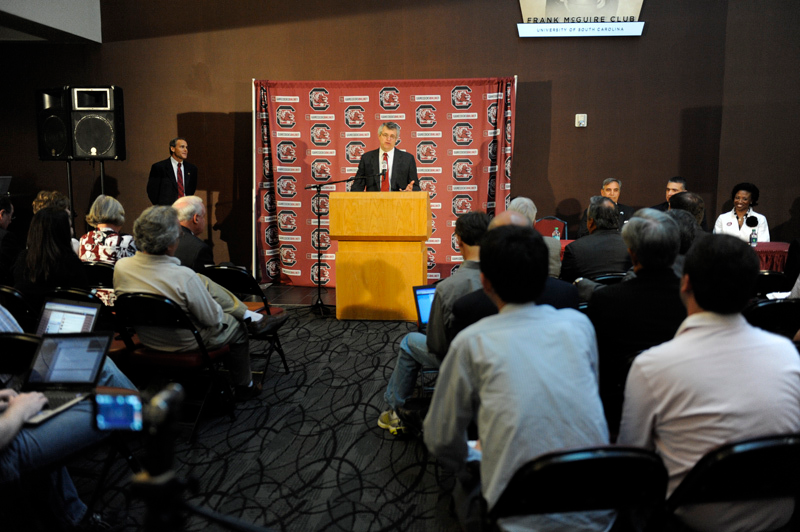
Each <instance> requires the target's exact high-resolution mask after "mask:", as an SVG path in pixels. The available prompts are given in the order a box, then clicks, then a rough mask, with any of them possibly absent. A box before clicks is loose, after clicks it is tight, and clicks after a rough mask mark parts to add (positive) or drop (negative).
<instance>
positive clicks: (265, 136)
mask: <svg viewBox="0 0 800 532" xmlns="http://www.w3.org/2000/svg"><path fill="white" fill-rule="evenodd" d="M261 142H263V143H264V144H267V143H268V142H269V124H267V122H266V120H265V121H264V123H263V124H261Z"/></svg>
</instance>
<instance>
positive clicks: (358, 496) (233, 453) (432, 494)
mask: <svg viewBox="0 0 800 532" xmlns="http://www.w3.org/2000/svg"><path fill="white" fill-rule="evenodd" d="M289 312H290V314H291V317H290V319H289V320H288V321H287V323H286V324H285V325H284V327H283V328H282V330H281V331H282V334H281V339H282V342H283V346H284V350H285V352H286V355H287V360H288V363H289V368H290V371H289V374H284V372H283V368H282V367H281V363H280V358H279V357H278V356H277V355H273V357H272V360H271V361H270V367H269V370H268V372H267V377H266V379H265V381H264V391H263V392H262V394H261V396H260V397H259V398H258V399H256V400H252V401H249V402H247V403H244V404H241V405H238V406H237V409H236V412H235V417H236V419H235V421H233V422H232V421H231V420H230V418H229V417H224V416H223V417H216V418H211V419H205V420H204V421H203V422H201V423H202V424H201V426H200V427H199V429H198V433H197V437H196V439H195V441H194V442H192V443H188V442H186V441H180V440H179V442H178V445H177V449H176V456H175V470H176V473H177V474H178V476H180V477H194V478H196V479H197V480H198V482H199V489H198V491H197V493H196V494H195V495H187V497H186V498H187V500H188V501H189V502H191V503H193V504H196V505H201V506H203V507H206V508H209V509H212V510H215V511H218V512H221V513H224V514H227V515H229V516H233V517H236V518H239V519H241V520H243V521H245V522H247V523H251V524H255V525H258V526H264V527H267V528H269V529H272V530H282V531H322V530H342V531H379V530H398V531H399V530H403V531H405V530H408V531H414V530H420V531H421V530H439V531H450V530H453V531H455V530H458V525H457V522H456V520H455V518H454V517H453V516H451V514H450V512H449V510H448V505H449V500H450V498H449V495H448V493H449V489H450V488H451V487H452V485H453V478H452V476H450V475H449V474H447V473H446V472H445V471H443V470H442V469H441V468H440V467H439V466H438V465H437V464H436V463H435V461H434V460H433V458H432V457H431V456H430V455H429V454H428V452H427V450H426V449H425V446H424V445H423V444H422V442H421V441H419V440H416V439H405V440H401V439H397V438H395V437H394V436H391V435H390V434H389V433H388V432H387V431H385V430H382V429H380V428H378V426H377V424H376V421H377V418H378V415H379V414H380V412H381V411H382V410H383V409H384V408H385V405H384V402H383V392H384V390H385V388H386V382H387V380H388V378H389V375H390V374H391V371H392V369H393V368H394V361H395V356H396V353H397V346H398V344H399V342H400V340H401V339H402V337H403V335H404V334H405V333H407V332H409V331H411V330H414V329H413V325H412V324H409V323H400V322H360V321H337V320H336V319H335V318H320V317H318V316H316V315H314V314H312V313H311V312H310V311H309V310H306V309H297V310H289ZM257 349H258V346H257V345H252V346H251V352H253V351H256V350H257ZM253 366H254V369H260V368H261V367H263V361H254V362H253ZM136 445H137V444H136V443H135V444H134V447H135V446H136ZM135 452H136V453H137V454H140V453H142V452H143V451H142V450H141V447H139V448H138V449H136V450H135ZM76 465H80V466H82V467H84V468H85V467H86V466H87V464H86V462H85V461H84V463H80V464H76ZM89 466H90V467H91V468H92V469H96V470H99V468H100V462H99V461H91V462H89ZM73 476H75V477H76V478H75V481H76V484H77V485H78V489H79V490H80V492H81V494H82V497H83V498H84V500H85V501H88V500H89V498H90V494H91V492H92V489H93V488H94V482H95V481H94V480H93V479H92V478H91V477H88V476H87V477H81V476H79V475H73ZM129 478H130V473H129V470H128V469H127V468H126V467H125V466H124V463H123V462H122V461H121V460H118V461H117V463H116V465H115V467H114V469H113V470H112V473H111V476H110V478H109V481H108V482H107V483H106V487H105V490H104V492H103V494H102V497H101V500H100V502H99V503H98V505H97V508H96V509H98V510H100V511H103V512H104V513H105V515H106V516H108V517H109V518H110V520H112V521H115V522H116V523H119V524H121V525H123V528H122V529H123V530H141V529H142V525H143V522H144V515H145V507H144V503H143V502H142V501H140V500H138V499H135V498H133V497H132V496H131V494H130V489H129V488H130V482H129ZM185 529H186V530H204V531H211V530H222V529H223V528H222V527H221V526H220V525H214V524H209V522H208V521H206V520H205V519H202V518H197V517H191V518H189V519H188V521H187V524H186V527H185Z"/></svg>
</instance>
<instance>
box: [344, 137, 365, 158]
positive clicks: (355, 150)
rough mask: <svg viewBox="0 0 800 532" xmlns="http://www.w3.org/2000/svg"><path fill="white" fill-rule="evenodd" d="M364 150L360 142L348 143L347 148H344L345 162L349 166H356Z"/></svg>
mask: <svg viewBox="0 0 800 532" xmlns="http://www.w3.org/2000/svg"><path fill="white" fill-rule="evenodd" d="M365 148H366V145H365V144H364V143H363V142H361V141H360V140H354V141H353V142H348V143H347V146H345V148H344V156H345V158H346V159H347V162H348V163H350V164H358V162H359V161H360V160H361V156H362V155H364V150H365Z"/></svg>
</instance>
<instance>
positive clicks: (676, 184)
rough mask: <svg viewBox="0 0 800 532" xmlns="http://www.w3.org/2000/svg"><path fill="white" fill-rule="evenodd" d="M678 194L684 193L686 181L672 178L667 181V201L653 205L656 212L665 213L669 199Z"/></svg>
mask: <svg viewBox="0 0 800 532" xmlns="http://www.w3.org/2000/svg"><path fill="white" fill-rule="evenodd" d="M679 192H686V180H685V179H684V178H682V177H673V178H671V179H670V180H669V181H667V200H666V201H665V202H663V203H659V204H658V205H653V208H654V209H655V210H657V211H661V212H667V211H668V210H669V199H670V198H671V197H672V196H674V195H675V194H677V193H679Z"/></svg>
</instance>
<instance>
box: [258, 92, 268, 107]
mask: <svg viewBox="0 0 800 532" xmlns="http://www.w3.org/2000/svg"><path fill="white" fill-rule="evenodd" d="M259 94H260V96H261V108H262V109H266V108H267V107H268V106H269V97H268V96H267V89H265V88H264V87H261V88H260V89H259Z"/></svg>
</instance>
